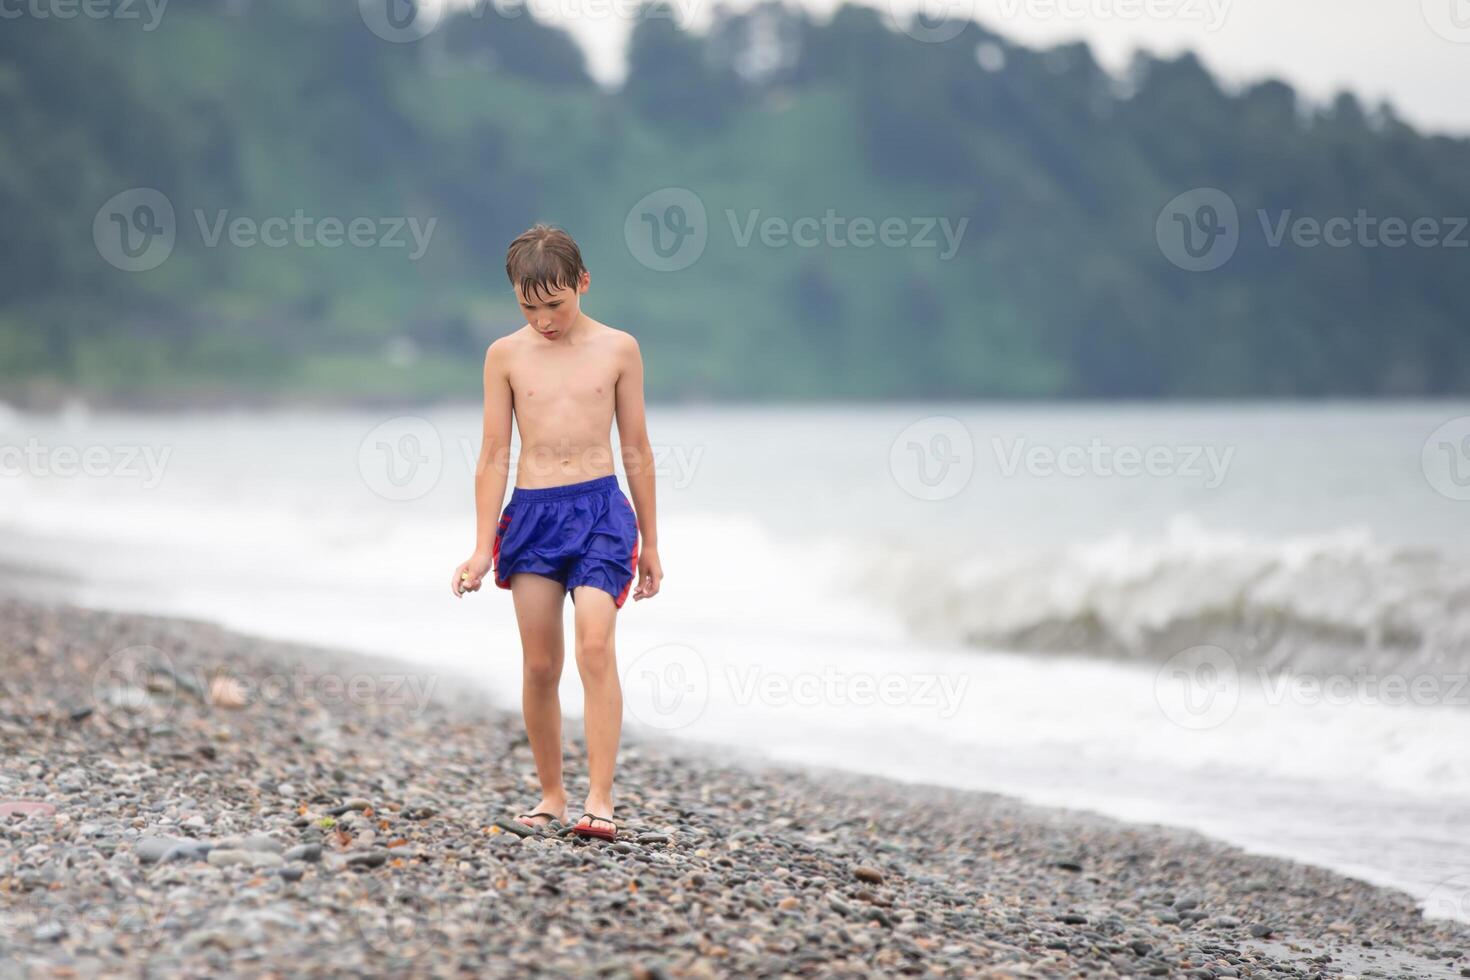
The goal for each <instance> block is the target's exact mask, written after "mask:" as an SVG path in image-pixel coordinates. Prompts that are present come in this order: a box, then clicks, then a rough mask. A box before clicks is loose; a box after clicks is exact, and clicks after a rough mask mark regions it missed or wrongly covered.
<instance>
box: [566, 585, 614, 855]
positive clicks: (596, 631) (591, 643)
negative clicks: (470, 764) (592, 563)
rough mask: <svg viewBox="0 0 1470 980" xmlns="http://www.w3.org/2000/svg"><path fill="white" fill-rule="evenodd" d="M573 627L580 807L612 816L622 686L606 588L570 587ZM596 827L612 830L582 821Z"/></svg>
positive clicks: (608, 595)
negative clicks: (579, 698)
mask: <svg viewBox="0 0 1470 980" xmlns="http://www.w3.org/2000/svg"><path fill="white" fill-rule="evenodd" d="M573 595H574V598H575V600H576V602H575V604H574V609H575V617H576V629H577V670H578V672H579V673H580V674H581V676H582V688H583V690H584V692H585V698H586V699H585V701H584V702H583V708H582V719H583V724H584V726H585V729H584V730H585V734H586V739H587V776H588V784H589V785H588V789H587V801H586V804H585V806H584V807H583V808H584V809H586V810H588V811H589V812H591V813H595V814H597V815H598V816H603V817H611V816H612V815H613V799H612V787H613V775H614V770H615V769H616V768H617V761H618V740H619V739H620V738H621V736H622V730H623V689H622V686H621V685H620V684H619V682H618V664H617V657H616V655H615V651H614V648H613V632H614V629H613V628H614V627H615V626H616V625H617V615H618V607H617V604H616V603H615V602H614V601H613V597H612V596H611V595H610V594H608V593H607V592H606V591H604V590H602V589H599V588H597V587H596V586H592V585H579V586H577V587H576V588H575V589H574V590H573ZM587 823H590V825H591V826H592V827H595V828H596V829H598V830H612V826H611V825H609V824H607V823H604V822H601V821H587Z"/></svg>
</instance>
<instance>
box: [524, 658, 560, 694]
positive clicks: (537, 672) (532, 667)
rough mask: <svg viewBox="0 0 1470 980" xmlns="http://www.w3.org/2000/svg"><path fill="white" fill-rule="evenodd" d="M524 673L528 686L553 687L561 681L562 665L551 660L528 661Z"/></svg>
mask: <svg viewBox="0 0 1470 980" xmlns="http://www.w3.org/2000/svg"><path fill="white" fill-rule="evenodd" d="M522 672H523V674H524V677H525V682H526V683H527V684H532V685H537V686H543V687H551V686H554V685H556V684H557V683H558V682H559V681H560V680H561V664H558V663H553V662H552V661H551V660H541V659H537V660H527V661H526V662H525V665H524V667H523V669H522Z"/></svg>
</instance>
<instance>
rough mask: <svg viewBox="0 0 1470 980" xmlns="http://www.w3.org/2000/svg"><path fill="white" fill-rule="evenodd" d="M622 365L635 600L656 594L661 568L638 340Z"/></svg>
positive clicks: (621, 431) (620, 397) (620, 403)
mask: <svg viewBox="0 0 1470 980" xmlns="http://www.w3.org/2000/svg"><path fill="white" fill-rule="evenodd" d="M622 362H623V363H622V365H621V370H620V371H619V373H618V383H617V389H616V391H617V394H616V401H615V406H616V412H617V419H618V443H619V445H620V446H621V448H622V455H623V469H624V470H625V471H626V472H627V474H628V489H630V490H631V491H632V492H633V510H634V512H635V513H636V514H637V517H638V533H639V534H640V535H641V536H642V538H643V543H642V547H641V548H640V553H639V557H638V571H639V579H638V589H637V590H636V591H635V592H634V593H633V598H634V599H635V600H636V599H646V598H648V597H649V596H652V595H656V594H657V593H658V587H659V582H660V581H661V580H662V579H663V566H662V565H661V564H660V562H659V556H658V505H657V503H656V501H655V499H654V479H653V447H652V446H651V445H650V444H649V442H648V420H647V417H646V414H645V412H644V406H643V354H642V352H641V351H640V350H639V349H638V341H637V340H636V339H634V338H633V337H631V336H630V337H629V338H628V342H627V344H626V346H625V348H624V350H623V353H622Z"/></svg>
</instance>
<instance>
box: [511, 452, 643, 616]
mask: <svg viewBox="0 0 1470 980" xmlns="http://www.w3.org/2000/svg"><path fill="white" fill-rule="evenodd" d="M494 549H495V550H494V552H493V561H494V562H495V584H496V585H498V586H500V587H501V588H502V589H508V588H510V577H511V576H512V575H514V574H516V573H517V572H532V573H534V574H536V575H544V576H546V577H547V578H551V579H555V580H556V581H558V582H560V583H561V584H562V586H563V587H564V588H566V589H567V591H569V592H570V591H571V590H572V589H574V588H576V587H577V586H579V585H593V586H596V587H597V588H599V589H602V590H603V591H604V592H607V593H609V594H611V595H612V597H613V602H614V603H615V604H616V605H617V607H618V608H619V609H621V608H622V607H623V602H624V601H625V600H626V599H627V598H628V587H629V586H630V585H632V584H633V575H634V573H635V572H636V571H637V570H638V519H637V517H635V516H634V514H633V505H632V504H630V503H629V502H628V498H627V496H626V495H625V494H624V493H623V491H622V488H620V487H619V486H618V478H617V477H616V476H615V475H612V474H609V475H607V476H603V477H598V478H597V479H595V480H586V481H583V482H582V483H568V484H566V485H564V486H560V487H541V488H538V489H525V488H522V487H516V488H515V489H514V490H513V491H512V492H511V495H510V503H508V504H506V505H505V510H503V511H501V512H500V523H499V525H498V526H497V527H496V529H495V546H494ZM572 601H573V602H575V601H576V596H575V595H573V596H572Z"/></svg>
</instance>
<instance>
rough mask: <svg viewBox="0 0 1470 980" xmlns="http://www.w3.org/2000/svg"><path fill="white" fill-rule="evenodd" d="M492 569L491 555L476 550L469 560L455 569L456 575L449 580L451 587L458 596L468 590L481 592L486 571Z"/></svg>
mask: <svg viewBox="0 0 1470 980" xmlns="http://www.w3.org/2000/svg"><path fill="white" fill-rule="evenodd" d="M488 571H490V556H489V555H486V554H482V553H480V552H478V551H477V552H475V553H474V554H473V555H471V556H470V559H469V561H467V562H465V563H464V564H462V565H460V566H459V567H458V568H456V569H455V570H454V577H453V578H451V579H450V580H449V588H450V591H452V592H453V593H454V594H455V596H456V597H460V596H463V595H464V594H465V593H466V592H479V591H480V583H481V582H483V581H484V580H485V573H486V572H488Z"/></svg>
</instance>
